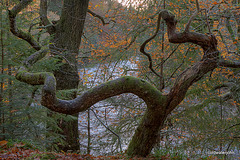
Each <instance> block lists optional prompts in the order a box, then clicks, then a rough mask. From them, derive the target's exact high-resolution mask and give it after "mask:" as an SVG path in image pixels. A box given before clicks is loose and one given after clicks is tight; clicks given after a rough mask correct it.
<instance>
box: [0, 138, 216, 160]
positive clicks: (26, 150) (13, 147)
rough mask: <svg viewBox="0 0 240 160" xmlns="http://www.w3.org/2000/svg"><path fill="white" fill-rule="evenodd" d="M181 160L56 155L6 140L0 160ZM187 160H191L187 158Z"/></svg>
mask: <svg viewBox="0 0 240 160" xmlns="http://www.w3.org/2000/svg"><path fill="white" fill-rule="evenodd" d="M19 159H24V160H42V159H43V160H45V159H47V160H48V159H51V160H52V159H54V160H62V159H63V160H114V159H118V160H181V159H182V158H180V157H178V156H175V157H173V156H171V155H169V154H167V155H164V156H156V155H151V156H149V157H146V158H139V157H134V158H129V157H127V156H126V155H125V154H118V155H114V156H97V157H95V156H92V155H81V154H77V153H65V152H62V153H56V152H46V151H40V150H39V149H37V148H35V147H33V146H31V145H29V144H27V143H23V142H18V143H12V142H8V141H6V140H3V141H0V160H19ZM187 160H190V159H189V158H187ZM199 160H218V159H217V158H216V157H208V158H206V159H205V158H204V159H202V158H200V159H199Z"/></svg>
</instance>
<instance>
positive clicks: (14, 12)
mask: <svg viewBox="0 0 240 160" xmlns="http://www.w3.org/2000/svg"><path fill="white" fill-rule="evenodd" d="M31 2H32V0H22V1H20V2H19V3H18V4H17V5H16V6H14V7H13V8H12V9H11V10H8V16H9V21H10V31H11V32H12V33H13V34H14V35H15V36H17V37H19V38H21V39H23V40H25V41H27V42H28V43H29V44H30V45H31V46H32V47H33V48H34V49H35V50H37V51H38V50H40V49H41V46H40V45H39V43H38V42H37V41H36V40H35V39H34V38H33V37H32V35H31V34H30V33H27V32H24V31H22V30H21V29H19V28H18V27H17V26H16V16H17V14H18V13H19V12H21V11H22V10H23V9H24V8H26V7H27V6H28V5H29V4H30V3H31Z"/></svg>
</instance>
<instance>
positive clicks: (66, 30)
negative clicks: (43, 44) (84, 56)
mask: <svg viewBox="0 0 240 160" xmlns="http://www.w3.org/2000/svg"><path fill="white" fill-rule="evenodd" d="M87 9H88V0H81V1H79V0H64V4H63V8H62V14H61V18H60V20H59V22H58V23H57V24H56V26H55V28H56V32H55V35H54V39H53V40H52V42H51V45H50V52H51V53H52V54H53V55H56V56H59V57H60V59H61V60H64V62H65V63H64V64H63V65H61V66H60V68H59V69H57V70H56V71H54V75H55V77H56V79H57V89H73V88H77V86H78V83H79V75H78V70H77V56H78V50H79V46H80V43H81V37H82V33H83V28H84V22H85V18H86V13H87Z"/></svg>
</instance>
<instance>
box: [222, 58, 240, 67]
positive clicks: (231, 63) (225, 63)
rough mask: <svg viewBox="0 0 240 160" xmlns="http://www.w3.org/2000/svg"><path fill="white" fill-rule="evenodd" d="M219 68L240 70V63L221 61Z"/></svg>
mask: <svg viewBox="0 0 240 160" xmlns="http://www.w3.org/2000/svg"><path fill="white" fill-rule="evenodd" d="M218 64H219V66H222V67H230V68H240V62H238V61H228V60H224V59H220V60H219V63H218Z"/></svg>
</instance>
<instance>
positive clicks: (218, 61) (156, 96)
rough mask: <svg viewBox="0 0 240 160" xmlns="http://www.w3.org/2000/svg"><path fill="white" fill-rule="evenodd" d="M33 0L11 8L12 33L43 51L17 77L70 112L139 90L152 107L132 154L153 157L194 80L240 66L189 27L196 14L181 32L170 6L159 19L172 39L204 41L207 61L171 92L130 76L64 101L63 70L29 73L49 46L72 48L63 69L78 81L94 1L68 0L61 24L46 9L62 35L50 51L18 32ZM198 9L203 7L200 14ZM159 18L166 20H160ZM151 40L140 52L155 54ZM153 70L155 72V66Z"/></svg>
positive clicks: (184, 76)
mask: <svg viewBox="0 0 240 160" xmlns="http://www.w3.org/2000/svg"><path fill="white" fill-rule="evenodd" d="M30 2H31V0H22V1H21V2H20V3H19V4H18V5H16V6H15V7H14V8H13V9H12V10H10V11H9V18H10V25H11V31H12V33H13V34H15V35H16V36H18V37H20V38H22V39H24V40H26V41H27V42H28V43H29V44H31V45H32V47H33V48H35V49H36V50H37V52H36V53H34V54H33V55H31V56H30V57H28V58H27V59H26V60H25V61H24V63H23V66H22V67H20V69H19V70H18V72H17V74H16V78H17V79H18V80H19V81H22V82H25V83H28V84H31V85H43V87H42V99H41V104H42V105H43V106H45V107H47V108H49V109H51V110H52V111H55V112H60V113H65V114H75V113H78V112H83V111H85V110H86V109H88V108H90V107H91V106H92V105H94V104H95V103H97V102H99V101H102V100H104V99H107V98H109V97H113V96H116V95H120V94H123V93H133V94H135V95H137V96H138V97H139V98H141V99H143V100H144V101H145V103H146V105H147V110H146V112H145V113H144V116H143V118H142V120H141V122H140V124H139V126H138V127H137V129H136V131H135V134H134V136H133V137H132V140H131V141H130V144H129V146H128V149H127V154H128V155H130V156H135V155H137V156H147V155H148V154H149V153H150V152H151V150H152V148H153V147H154V145H155V143H156V140H157V137H158V135H159V131H160V130H161V129H162V127H163V125H164V121H165V120H166V118H167V116H168V115H169V114H170V113H171V112H172V111H173V109H175V108H176V107H178V105H179V104H180V103H181V102H182V100H183V99H184V98H185V95H186V92H187V91H188V89H189V87H190V86H192V85H193V83H195V82H197V81H198V80H200V79H201V78H202V77H203V76H204V75H205V74H207V73H208V72H210V71H213V70H214V69H215V68H216V67H218V66H224V67H234V68H239V67H240V63H239V62H235V61H227V60H224V59H223V58H222V57H221V56H220V52H219V51H218V49H217V40H216V38H215V36H214V35H213V34H202V33H197V32H191V31H189V26H190V25H191V22H192V19H193V18H194V16H193V17H191V18H190V20H189V21H188V23H187V25H186V28H185V30H184V31H183V32H178V31H177V29H176V25H177V20H176V18H175V16H174V14H173V13H171V12H170V11H168V10H162V11H161V12H160V13H159V19H161V18H162V19H163V20H164V21H165V23H166V25H167V32H168V38H169V41H170V42H171V43H177V44H181V43H193V44H196V45H199V46H200V47H201V48H202V50H203V57H202V59H201V60H200V61H198V62H196V63H194V64H193V65H192V66H190V67H189V68H187V69H185V70H184V71H183V72H182V73H181V74H180V75H179V76H178V77H177V78H176V81H175V83H174V85H173V86H172V88H171V89H170V92H169V93H168V94H165V95H163V94H162V93H161V92H160V91H159V90H158V89H157V88H155V87H154V86H152V85H151V84H150V83H148V82H146V81H145V80H142V79H138V78H135V77H131V76H125V77H121V78H118V79H115V80H112V81H109V82H106V83H103V84H101V85H99V86H96V87H94V88H91V89H89V90H87V91H85V92H84V93H82V94H81V95H79V96H78V97H76V98H75V99H72V100H61V99H58V98H57V97H56V90H57V89H58V88H61V87H60V85H62V84H59V83H62V82H64V83H65V81H61V77H62V76H63V75H62V74H59V71H56V72H55V73H54V74H53V73H48V72H41V73H31V72H29V71H28V68H29V67H30V66H31V65H33V64H34V63H35V62H37V61H38V60H40V59H41V58H43V57H44V56H45V55H46V53H47V52H49V50H50V52H51V53H52V54H55V53H56V52H62V51H63V50H64V51H66V52H64V57H65V58H66V59H67V60H69V61H70V62H72V63H68V64H65V65H63V66H62V68H61V69H63V70H64V71H65V72H68V73H74V74H66V75H64V77H65V78H67V80H69V78H68V76H72V79H74V80H73V81H71V82H69V83H67V84H66V85H67V86H70V84H72V83H75V82H77V81H78V78H77V77H78V76H77V74H75V73H76V72H73V71H75V70H76V65H75V64H76V63H75V61H76V59H75V57H76V55H77V51H78V50H77V47H78V46H79V44H80V38H79V37H81V36H82V32H81V31H79V28H81V29H82V28H83V26H84V17H85V14H86V12H87V4H88V0H82V1H78V0H65V1H64V6H63V13H62V16H61V19H60V21H59V22H57V24H56V25H54V24H51V23H50V22H49V21H48V20H47V17H46V10H41V18H42V22H43V24H44V25H45V27H46V29H47V30H48V32H49V33H50V34H52V33H55V37H56V39H55V40H53V42H52V44H53V45H50V47H49V48H48V49H42V48H41V47H40V46H39V44H37V43H36V42H35V41H34V40H33V38H32V37H31V36H30V35H29V34H26V33H24V32H23V31H21V30H18V29H17V28H16V26H15V17H16V15H17V14H18V13H19V12H20V11H21V10H22V9H23V8H25V7H26V6H27V5H29V3H30ZM41 2H42V5H44V3H46V1H45V0H42V1H41ZM73 3H74V4H75V5H72V6H71V8H69V6H70V5H69V4H73ZM72 7H73V8H72ZM75 7H76V8H75ZM68 12H74V15H75V16H74V15H71V16H70V15H69V14H68ZM75 12H76V13H75ZM77 12H80V13H77ZM198 12H199V9H198V10H197V11H196V13H198ZM76 17H77V18H76ZM159 22H160V20H159V21H158V23H159ZM68 29H71V30H68ZM76 30H78V31H76ZM76 32H78V33H77V35H78V36H75V34H76ZM65 35H68V36H69V37H68V38H67V39H64V37H66V36H65ZM66 41H71V42H72V43H71V45H69V46H68V45H66ZM149 41H151V39H148V40H146V41H145V43H144V44H143V45H142V46H141V47H140V51H141V52H142V53H144V54H145V55H147V56H149V55H148V54H147V53H146V52H145V50H144V49H145V46H146V44H147V43H148V42H149ZM65 45H66V46H65ZM76 46H77V47H76ZM59 49H60V50H59ZM68 56H69V57H68ZM149 57H150V56H149ZM149 62H150V63H151V58H149ZM71 65H73V66H71ZM150 67H151V65H150ZM70 68H71V69H70ZM72 68H74V69H72ZM150 69H151V70H153V69H152V68H150ZM65 72H64V73H65ZM74 86H75V85H74ZM64 88H71V87H64ZM61 89H62V88H61Z"/></svg>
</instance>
